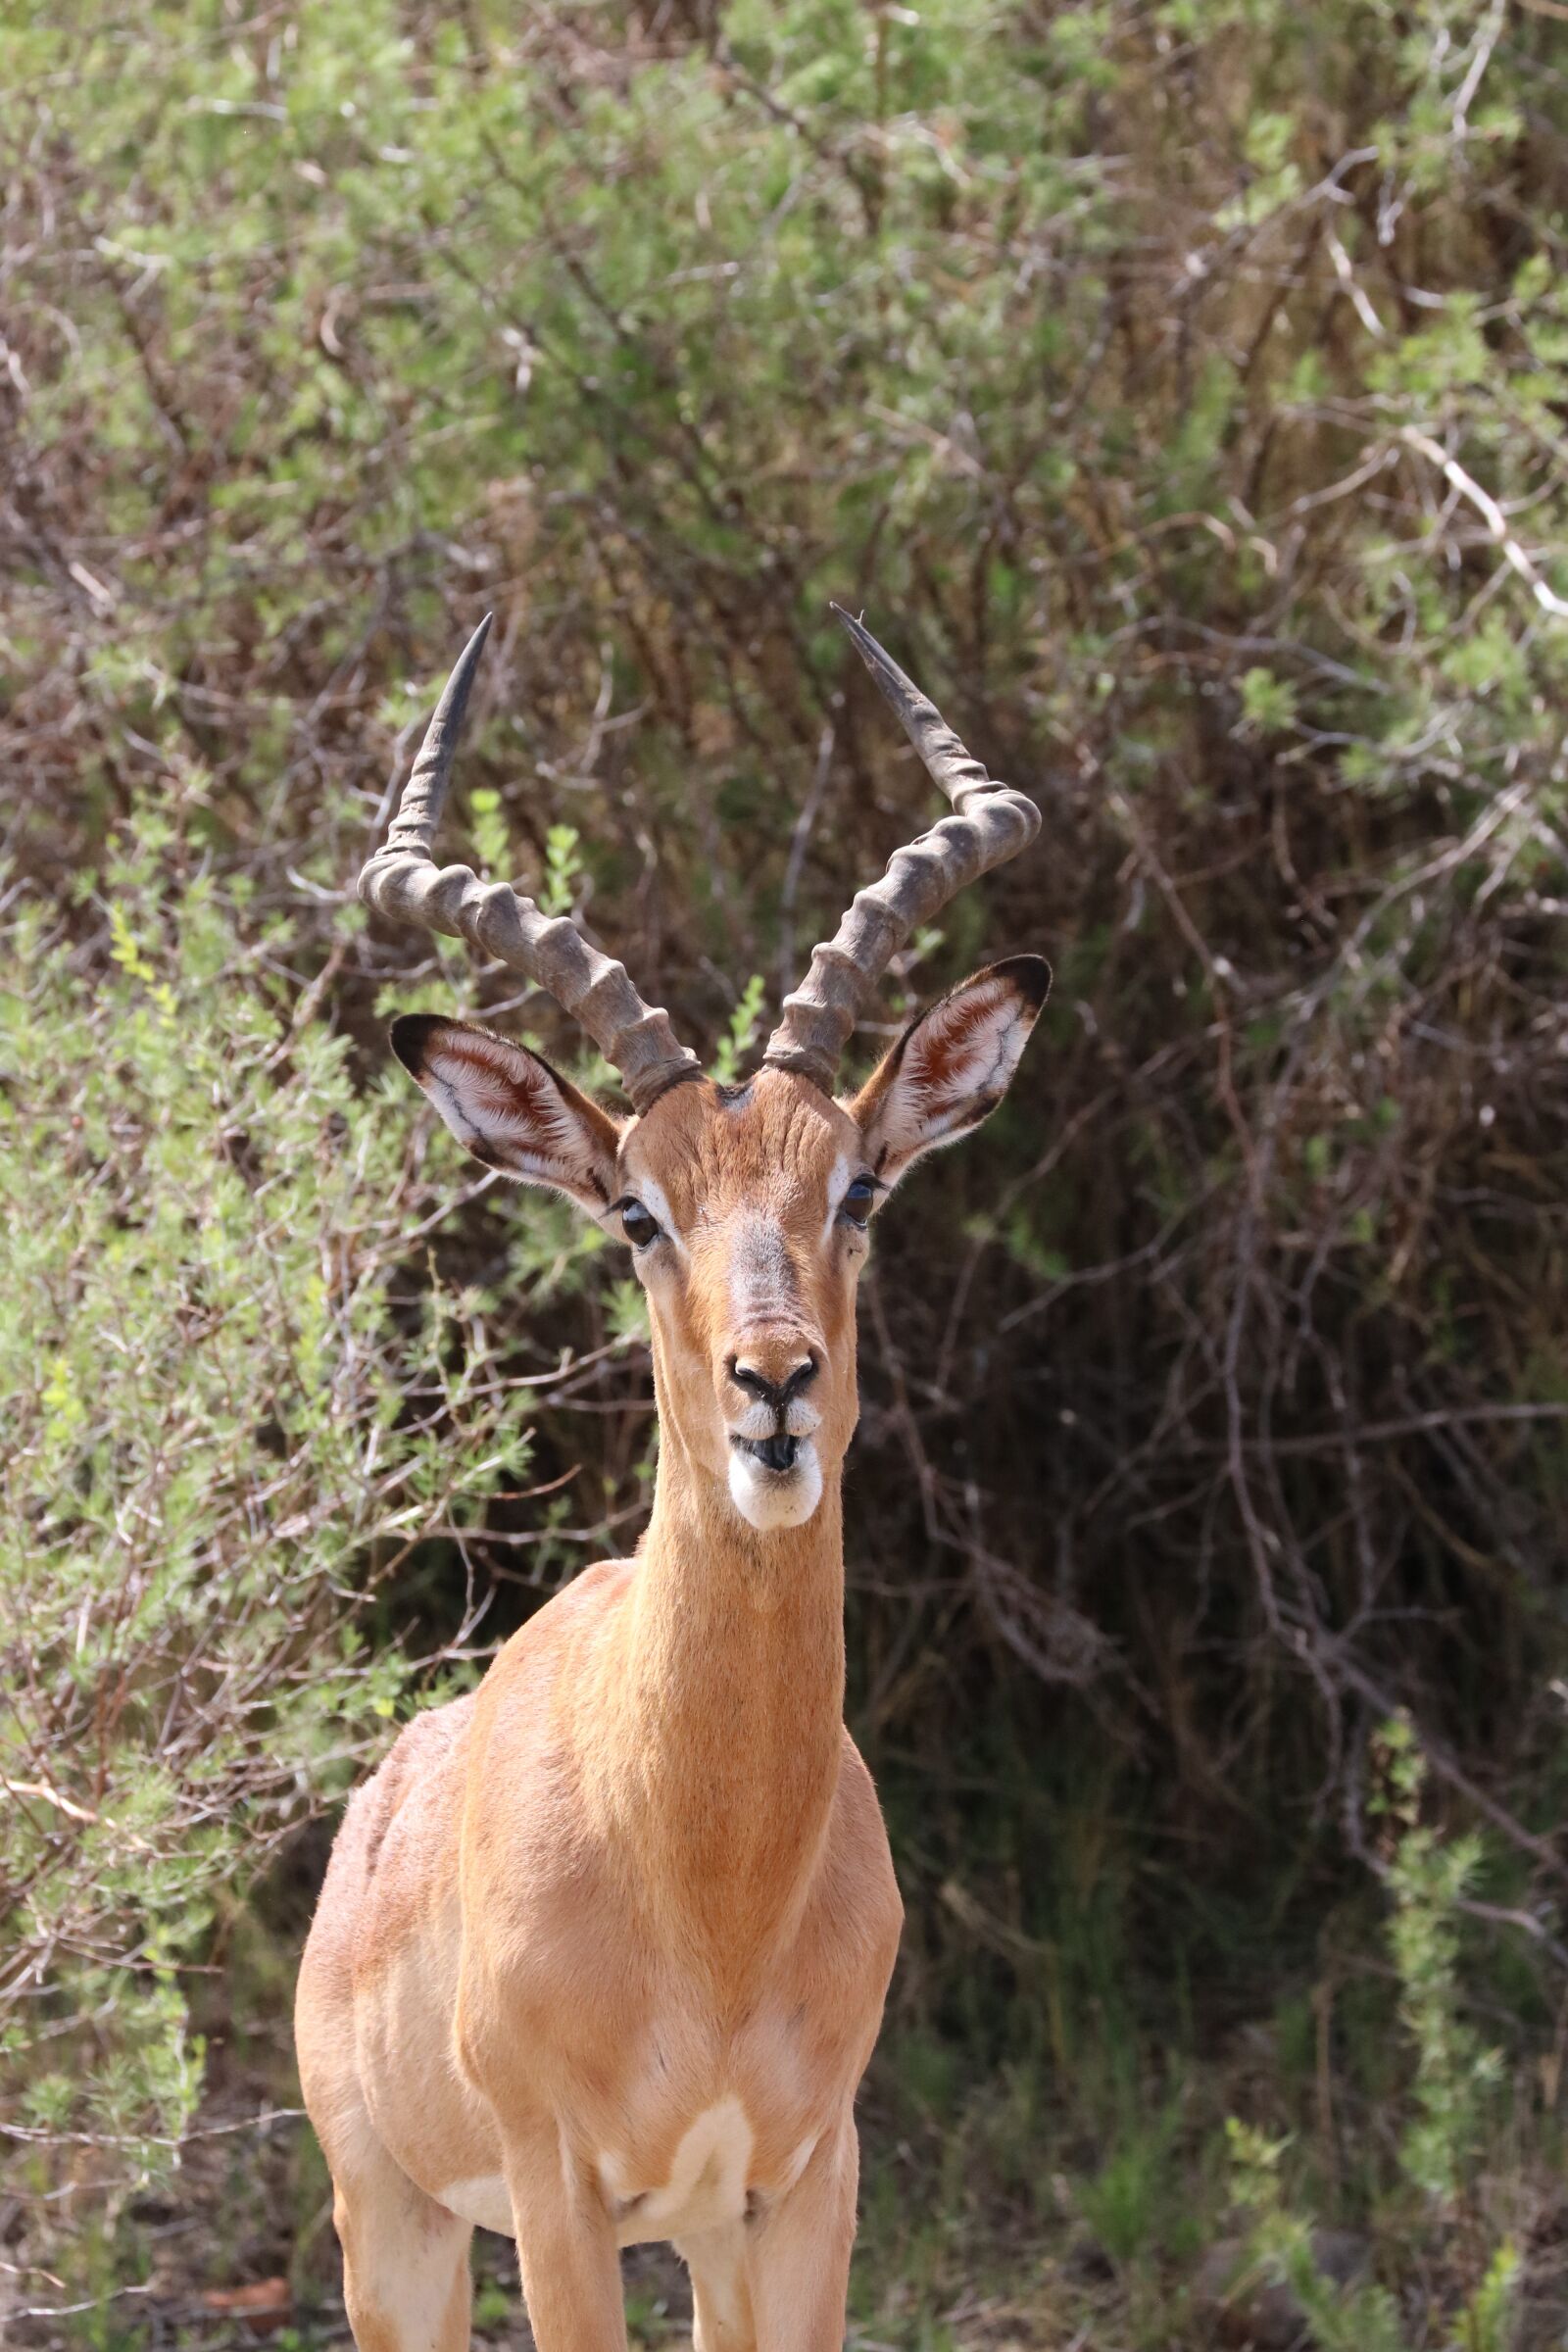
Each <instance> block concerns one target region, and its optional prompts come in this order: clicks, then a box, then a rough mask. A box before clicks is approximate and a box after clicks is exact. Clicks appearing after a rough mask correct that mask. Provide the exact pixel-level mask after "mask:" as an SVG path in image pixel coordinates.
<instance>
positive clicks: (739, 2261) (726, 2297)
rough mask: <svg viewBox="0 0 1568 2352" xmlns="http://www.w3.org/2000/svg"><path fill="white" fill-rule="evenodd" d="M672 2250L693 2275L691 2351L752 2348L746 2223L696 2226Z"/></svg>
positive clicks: (742, 2351)
mask: <svg viewBox="0 0 1568 2352" xmlns="http://www.w3.org/2000/svg"><path fill="white" fill-rule="evenodd" d="M675 2251H676V2253H677V2254H678V2255H679V2256H680V2258H681V2260H682V2261H683V2262H684V2263H685V2265H686V2268H687V2269H688V2270H689V2271H690V2273H691V2275H692V2307H693V2311H692V2321H693V2325H692V2340H693V2345H694V2352H755V2347H756V2344H757V2327H756V2325H755V2323H754V2322H753V2319H752V2290H751V2286H750V2284H749V2282H748V2279H747V2276H746V2257H747V2247H746V2224H745V2223H744V2222H735V2223H732V2224H731V2225H730V2227H729V2228H728V2229H700V2230H696V2231H694V2232H693V2233H692V2234H691V2235H690V2236H689V2237H682V2238H677V2240H676V2242H675Z"/></svg>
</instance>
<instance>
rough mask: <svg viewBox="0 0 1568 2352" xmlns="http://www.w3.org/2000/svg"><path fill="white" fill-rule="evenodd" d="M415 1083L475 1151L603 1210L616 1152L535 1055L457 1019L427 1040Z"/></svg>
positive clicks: (509, 1172)
mask: <svg viewBox="0 0 1568 2352" xmlns="http://www.w3.org/2000/svg"><path fill="white" fill-rule="evenodd" d="M419 1084H420V1086H422V1087H423V1089H424V1092H425V1093H426V1094H427V1095H428V1096H429V1098H430V1101H431V1102H432V1103H434V1104H435V1107H436V1109H437V1110H438V1111H439V1112H440V1114H441V1117H442V1119H443V1120H444V1121H445V1123H446V1125H447V1126H448V1127H450V1128H451V1130H452V1132H453V1134H454V1135H455V1136H456V1137H457V1139H458V1141H459V1143H460V1144H462V1145H464V1146H465V1147H466V1150H468V1151H469V1152H473V1154H474V1156H475V1157H476V1158H478V1159H481V1160H484V1161H485V1162H486V1163H487V1164H488V1165H489V1166H491V1167H496V1168H499V1169H500V1170H501V1172H502V1174H503V1175H506V1176H512V1177H515V1178H516V1179H517V1180H518V1181H519V1182H521V1183H524V1184H548V1185H553V1186H554V1187H555V1188H556V1190H557V1191H558V1192H563V1193H566V1194H568V1195H569V1196H570V1198H571V1199H572V1200H573V1201H577V1202H578V1203H579V1204H580V1205H581V1206H582V1207H583V1208H585V1209H587V1211H588V1213H589V1215H590V1216H593V1217H601V1216H603V1214H604V1212H605V1209H606V1207H607V1206H608V1205H609V1198H610V1188H611V1185H612V1183H613V1176H614V1163H613V1159H611V1158H607V1154H606V1152H605V1149H604V1145H603V1141H602V1139H601V1138H600V1137H599V1136H598V1135H596V1134H595V1132H594V1130H593V1128H592V1127H591V1126H590V1125H589V1124H588V1122H587V1121H586V1120H585V1119H584V1118H583V1117H582V1115H581V1114H580V1112H579V1111H578V1109H577V1108H576V1106H575V1105H574V1104H573V1103H571V1102H570V1101H569V1100H568V1099H567V1097H566V1096H565V1095H564V1094H563V1092H562V1089H561V1087H560V1085H559V1084H558V1083H557V1081H556V1079H555V1077H554V1075H553V1073H552V1072H551V1071H550V1070H548V1069H547V1068H546V1067H545V1064H544V1063H543V1062H542V1061H539V1060H537V1059H536V1058H535V1057H534V1055H532V1054H525V1053H523V1052H522V1051H521V1049H520V1048H519V1047H516V1046H513V1045H509V1044H508V1043H507V1041H506V1039H505V1038H499V1037H490V1036H488V1035H487V1034H486V1033H485V1032H484V1031H483V1030H481V1029H467V1028H459V1027H458V1026H457V1025H456V1024H454V1026H453V1027H452V1028H450V1029H448V1030H445V1031H437V1032H436V1034H435V1035H434V1036H432V1037H431V1038H429V1039H428V1040H427V1042H426V1044H425V1046H424V1051H423V1054H422V1059H421V1067H420V1070H419Z"/></svg>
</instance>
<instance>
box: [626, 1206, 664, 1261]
mask: <svg viewBox="0 0 1568 2352" xmlns="http://www.w3.org/2000/svg"><path fill="white" fill-rule="evenodd" d="M620 1229H621V1231H622V1233H624V1235H625V1236H626V1239H627V1241H628V1242H630V1244H631V1246H632V1248H633V1249H634V1250H646V1249H647V1247H648V1245H649V1243H650V1242H656V1241H658V1239H659V1219H658V1218H657V1217H651V1216H650V1215H649V1213H648V1211H647V1209H646V1208H644V1206H643V1204H642V1202H641V1201H622V1202H621V1204H620Z"/></svg>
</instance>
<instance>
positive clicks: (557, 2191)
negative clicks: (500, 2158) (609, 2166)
mask: <svg viewBox="0 0 1568 2352" xmlns="http://www.w3.org/2000/svg"><path fill="white" fill-rule="evenodd" d="M506 2160H507V2191H508V2194H509V2195H510V2197H511V2199H512V2215H513V2227H514V2229H515V2233H516V2239H517V2261H518V2264H519V2267H520V2268H521V2271H522V2292H523V2300H524V2301H525V2302H526V2304H527V2306H528V2324H529V2326H530V2327H532V2329H533V2336H534V2342H535V2344H536V2345H537V2346H538V2352H626V2311H625V2304H624V2301H623V2298H622V2294H621V2285H620V2254H619V2250H618V2248H617V2246H616V2244H615V2232H614V2229H613V2227H612V2224H611V2220H610V2215H609V2213H608V2212H607V2210H606V2208H605V2202H604V2198H603V2196H602V2195H601V2194H600V2192H599V2189H598V2186H597V2183H596V2182H594V2181H593V2180H591V2179H590V2178H589V2177H588V2175H587V2173H586V2172H585V2171H584V2170H583V2168H582V2167H581V2166H580V2165H578V2164H577V2163H576V2162H575V2160H574V2159H573V2158H572V2156H571V2155H570V2153H569V2151H568V2150H567V2149H566V2147H565V2145H564V2142H563V2140H562V2137H561V2134H560V2133H559V2131H557V2129H556V2127H555V2125H554V2124H553V2123H552V2124H548V2125H542V2126H540V2127H539V2128H538V2129H537V2130H534V2131H529V2132H528V2133H527V2134H526V2135H525V2136H522V2137H518V2138H514V2139H511V2140H509V2142H508V2144H507V2149H506Z"/></svg>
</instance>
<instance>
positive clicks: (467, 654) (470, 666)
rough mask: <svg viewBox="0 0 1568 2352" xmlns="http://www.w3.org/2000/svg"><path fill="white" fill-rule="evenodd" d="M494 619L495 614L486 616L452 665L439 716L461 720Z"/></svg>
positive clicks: (442, 690)
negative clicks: (474, 674)
mask: <svg viewBox="0 0 1568 2352" xmlns="http://www.w3.org/2000/svg"><path fill="white" fill-rule="evenodd" d="M494 618H495V614H494V613H486V614H485V616H484V618H483V620H481V621H480V623H479V626H478V627H477V628H476V629H475V630H474V632H473V635H472V636H471V637H470V638H469V639H468V642H467V644H466V646H465V647H464V649H463V651H462V653H461V654H460V655H459V656H458V658H457V660H456V662H454V663H453V664H452V674H451V676H450V677H449V678H448V679H447V682H446V684H445V686H444V687H443V688H442V689H441V700H440V702H439V703H438V704H437V706H436V710H437V713H438V715H439V716H441V717H443V718H447V719H454V718H455V719H459V720H461V718H462V716H463V707H464V705H465V703H466V701H467V699H468V689H469V687H470V686H471V685H472V684H473V673H474V671H475V670H476V669H477V668H478V666H479V656H480V655H481V654H482V653H483V652H484V641H485V639H486V638H487V637H488V636H489V634H490V623H491V622H492V621H493V620H494Z"/></svg>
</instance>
